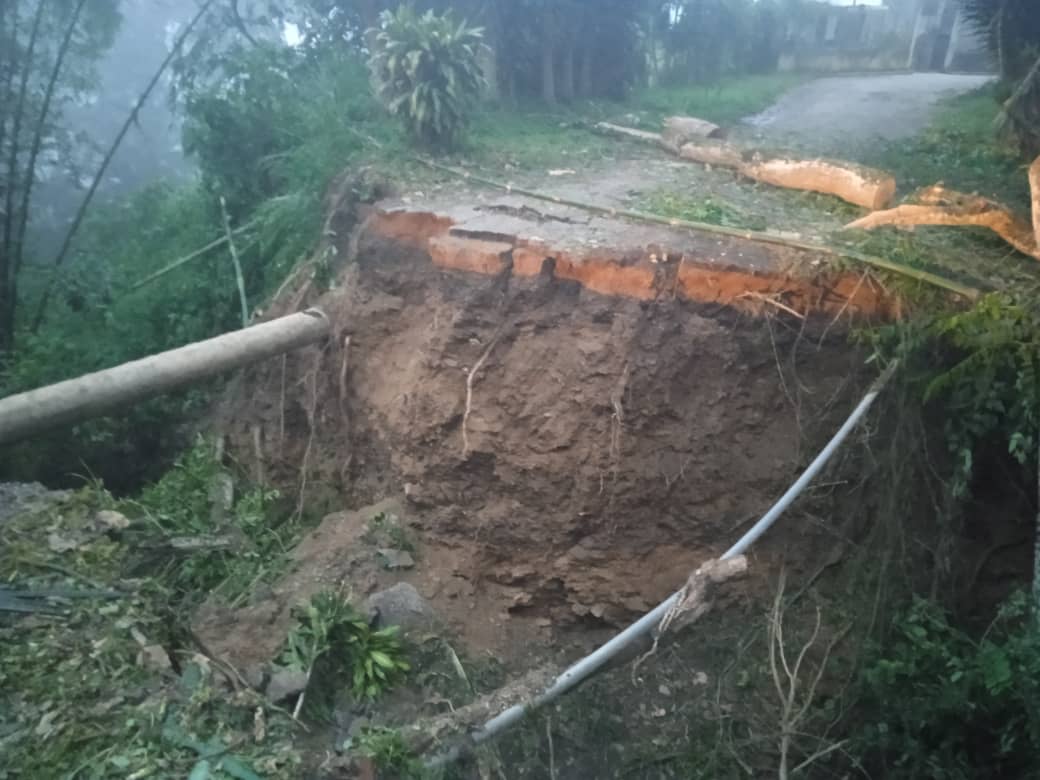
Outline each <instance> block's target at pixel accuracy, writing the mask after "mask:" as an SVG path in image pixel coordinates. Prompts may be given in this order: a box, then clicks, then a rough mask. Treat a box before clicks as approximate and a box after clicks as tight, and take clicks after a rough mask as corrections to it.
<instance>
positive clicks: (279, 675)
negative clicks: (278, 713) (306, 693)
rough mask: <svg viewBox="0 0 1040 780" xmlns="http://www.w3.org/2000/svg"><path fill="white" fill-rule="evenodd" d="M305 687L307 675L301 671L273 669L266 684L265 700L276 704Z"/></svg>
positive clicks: (279, 667)
mask: <svg viewBox="0 0 1040 780" xmlns="http://www.w3.org/2000/svg"><path fill="white" fill-rule="evenodd" d="M306 687H307V673H306V672H305V671H303V670H302V669H290V668H287V667H284V666H278V667H275V668H274V670H273V671H272V672H271V682H269V683H268V684H267V698H269V699H270V700H271V701H273V702H274V703H275V704H277V703H278V702H280V701H284V700H285V699H287V698H289V697H290V696H292V695H293V694H297V693H300V691H302V690H303V689H304V688H306Z"/></svg>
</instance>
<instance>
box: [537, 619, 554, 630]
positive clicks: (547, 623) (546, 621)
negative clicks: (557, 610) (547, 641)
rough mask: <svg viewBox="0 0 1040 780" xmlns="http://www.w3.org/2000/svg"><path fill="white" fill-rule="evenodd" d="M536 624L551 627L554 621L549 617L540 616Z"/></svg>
mask: <svg viewBox="0 0 1040 780" xmlns="http://www.w3.org/2000/svg"><path fill="white" fill-rule="evenodd" d="M535 625H538V626H541V627H542V628H549V626H551V625H552V621H551V620H550V619H549V618H538V619H537V620H536V621H535Z"/></svg>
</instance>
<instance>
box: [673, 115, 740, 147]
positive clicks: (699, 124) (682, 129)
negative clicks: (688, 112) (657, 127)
mask: <svg viewBox="0 0 1040 780" xmlns="http://www.w3.org/2000/svg"><path fill="white" fill-rule="evenodd" d="M724 134H725V133H724V132H723V130H722V128H721V127H719V126H718V125H716V124H712V123H711V122H707V121H705V120H703V119H697V118H695V117H692V116H670V117H668V118H667V119H665V120H664V132H663V133H662V134H661V136H662V137H663V138H664V142H665V143H666V144H668V146H671V147H675V148H676V149H681V148H682V145H683V144H684V143H686V142H688V141H694V140H697V139H699V138H722V137H723V135H724Z"/></svg>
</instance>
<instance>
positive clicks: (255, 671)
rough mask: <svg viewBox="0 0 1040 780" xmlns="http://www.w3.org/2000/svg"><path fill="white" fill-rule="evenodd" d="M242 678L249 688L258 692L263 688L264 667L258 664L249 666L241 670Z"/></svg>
mask: <svg viewBox="0 0 1040 780" xmlns="http://www.w3.org/2000/svg"><path fill="white" fill-rule="evenodd" d="M242 677H243V679H245V681H246V682H247V683H249V687H250V688H253V689H255V690H258V691H259V690H260V689H261V688H263V687H264V667H263V666H261V665H260V664H249V666H247V667H245V668H244V669H243V670H242Z"/></svg>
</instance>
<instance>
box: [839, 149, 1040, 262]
mask: <svg viewBox="0 0 1040 780" xmlns="http://www.w3.org/2000/svg"><path fill="white" fill-rule="evenodd" d="M1030 183H1031V185H1032V187H1033V224H1030V223H1029V222H1028V221H1027V220H1026V219H1025V218H1023V217H1021V216H1019V215H1018V214H1016V213H1014V212H1013V211H1012V210H1011V209H1009V208H1008V207H1007V206H1005V205H1003V204H1002V203H998V202H996V201H993V200H989V199H987V198H982V197H979V196H978V195H967V194H965V193H963V192H957V191H956V190H948V189H946V188H945V187H942V186H940V185H935V186H933V187H928V188H926V189H924V190H921V191H920V192H919V193H917V195H915V196H914V198H913V200H915V201H917V202H916V203H904V204H902V205H900V206H896V207H895V208H891V209H887V210H885V211H876V212H874V213H873V214H868V215H867V216H865V217H863V218H862V219H857V220H856V221H855V222H851V223H849V224H848V225H847V226H846V227H847V228H849V229H856V228H863V229H865V230H870V229H871V228H875V227H879V226H881V225H963V226H971V227H984V228H989V229H990V230H992V231H993V232H994V233H996V234H997V235H998V236H1000V237H1001V238H1003V239H1004V240H1005V241H1007V242H1008V243H1009V244H1010V245H1011V246H1013V247H1014V248H1015V249H1017V250H1018V251H1019V252H1021V253H1022V254H1025V255H1029V256H1030V257H1033V258H1036V259H1037V260H1040V230H1038V225H1037V222H1038V213H1037V212H1038V209H1040V206H1038V203H1037V201H1038V192H1040V166H1038V164H1037V163H1036V162H1034V163H1033V166H1032V167H1031V168H1030Z"/></svg>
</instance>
